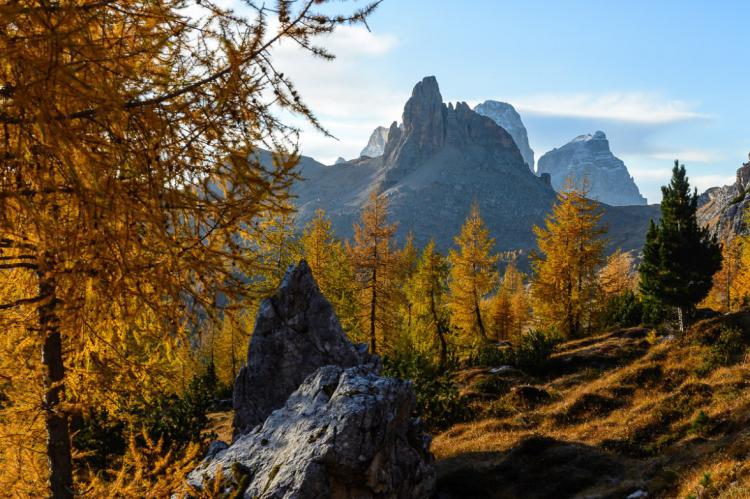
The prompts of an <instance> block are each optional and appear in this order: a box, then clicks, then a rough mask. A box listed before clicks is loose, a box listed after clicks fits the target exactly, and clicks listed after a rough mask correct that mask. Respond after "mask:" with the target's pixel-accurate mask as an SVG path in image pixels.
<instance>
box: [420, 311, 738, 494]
mask: <svg viewBox="0 0 750 499" xmlns="http://www.w3.org/2000/svg"><path fill="white" fill-rule="evenodd" d="M738 317H739V319H740V320H739V322H738ZM748 321H750V314H744V315H742V316H738V315H735V316H733V317H729V318H721V319H714V320H711V321H705V322H703V323H699V324H696V325H695V326H694V328H693V329H692V330H691V331H690V332H689V333H688V335H687V336H686V338H685V339H683V340H677V339H670V340H662V341H661V342H657V343H656V344H653V345H652V344H650V342H648V341H646V339H645V335H646V331H645V330H644V331H641V332H638V331H630V332H626V333H623V332H615V333H609V334H605V335H601V336H598V337H595V338H587V339H583V340H577V341H574V342H569V343H567V344H565V345H563V346H562V348H561V349H560V350H559V352H558V353H556V355H555V356H554V358H553V363H555V362H556V363H557V365H560V366H568V367H566V368H565V369H562V372H560V373H554V372H553V373H551V374H550V376H549V377H548V378H547V379H545V380H538V381H537V386H540V387H542V388H544V389H546V390H547V391H548V392H549V393H550V395H551V396H552V397H551V402H550V403H548V404H546V405H542V406H537V407H535V408H525V407H523V406H520V405H516V406H513V405H512V404H510V403H509V402H508V399H507V397H505V398H503V396H502V395H501V396H500V397H501V400H500V401H499V402H492V404H495V403H500V405H502V406H503V408H504V411H500V412H499V416H498V417H485V418H483V419H480V420H477V421H473V422H470V423H466V424H461V425H456V426H454V427H452V428H450V429H448V430H447V431H445V432H444V433H442V434H440V435H438V436H437V437H436V438H435V440H434V442H433V446H432V450H433V452H434V453H435V455H436V456H437V458H438V459H439V460H442V461H443V463H450V465H449V466H448V465H447V464H443V465H442V466H443V468H444V469H447V468H448V467H449V468H450V469H451V470H453V471H455V470H456V469H458V468H460V466H461V463H462V459H463V457H464V456H475V455H477V454H475V453H490V454H484V455H483V456H484V457H483V459H484V461H485V463H486V462H487V460H492V459H495V460H501V459H502V458H503V456H508V455H512V453H513V452H514V449H517V448H518V446H519V445H522V443H523V442H524V441H526V440H527V439H529V438H530V437H547V438H551V439H554V440H555V441H559V442H562V443H573V444H576V445H577V444H580V445H583V446H586V447H585V448H590V449H592V452H593V450H597V451H598V450H602V451H605V452H606V453H607V454H606V455H607V456H611V457H612V458H613V459H621V460H622V467H623V472H622V477H623V479H630V478H632V479H633V481H632V483H633V485H632V486H633V487H636V485H641V486H643V487H644V488H646V489H647V490H648V489H650V490H649V493H650V495H649V497H688V496H690V495H691V494H692V495H694V496H695V497H696V498H707V497H732V498H735V497H750V488H749V486H748V484H749V482H750V464H746V463H745V462H744V460H745V459H750V441H749V440H748V434H747V433H743V432H745V431H746V430H745V428H747V427H748V423H750V390H748V387H750V355H745V357H744V358H738V359H734V363H733V364H732V365H729V366H725V367H716V366H711V367H710V368H707V367H706V358H707V356H708V355H709V354H708V352H709V349H710V347H709V346H707V344H709V342H707V341H706V340H705V338H704V339H703V342H704V344H703V345H701V344H697V343H698V342H697V340H695V338H693V340H691V339H690V338H691V337H703V336H702V335H703V333H704V332H705V330H711V329H712V328H713V329H716V328H717V327H719V326H720V325H721V324H722V323H724V322H727V323H732V324H737V323H740V324H741V325H742V327H744V328H745V331H744V338H745V341H746V343H747V340H748V339H750V328H747V324H748ZM691 335H692V336H691ZM746 351H747V350H746ZM613 359H615V361H614V362H613ZM570 366H573V367H572V368H571V367H570ZM553 371H554V369H553ZM490 405H491V404H490ZM487 412H488V413H491V411H487ZM747 431H750V430H747ZM730 454H731V455H730ZM493 456H494V457H493ZM465 462H466V466H467V468H476V467H477V466H478V464H477V462H478V461H477V462H475V461H472V460H471V459H470V458H467V459H466V461H465ZM498 462H499V461H498ZM503 466H505V465H503ZM438 467H439V469H441V468H440V467H441V464H440V463H439V465H438ZM475 471H476V470H475ZM516 471H518V470H516ZM705 473H709V474H710V476H711V480H712V482H711V483H705V484H703V485H701V483H700V482H701V480H703V479H704V478H703V477H704V476H705ZM704 481H705V480H704ZM622 483H625V482H622ZM628 483H630V482H628ZM629 486H630V485H629ZM617 490H618V491H619V490H621V489H617ZM622 490H628V489H626V488H623V489H622ZM592 491H593V492H592ZM611 492H612V490H604V491H602V490H599V489H591V488H590V487H589V488H587V489H586V493H587V494H591V493H593V495H597V494H598V493H601V494H602V495H605V496H608V494H609V493H611ZM618 493H619V492H618ZM626 495H627V494H626ZM615 496H616V494H615ZM497 497H516V496H514V495H513V494H508V495H502V494H501V495H497ZM560 497H567V496H565V495H561V496H560Z"/></svg>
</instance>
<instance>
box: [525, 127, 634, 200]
mask: <svg viewBox="0 0 750 499" xmlns="http://www.w3.org/2000/svg"><path fill="white" fill-rule="evenodd" d="M537 173H539V174H542V173H549V174H550V176H551V177H552V187H554V188H555V190H558V191H559V190H560V189H562V188H563V187H564V186H565V182H566V181H567V180H568V179H570V180H572V181H573V183H574V184H575V185H577V186H579V187H580V186H582V184H583V181H584V179H586V180H587V182H588V188H589V196H588V197H590V198H591V199H595V200H597V201H601V202H602V203H607V204H610V205H613V206H627V205H645V204H646V198H644V197H643V196H641V193H640V191H639V190H638V186H637V185H635V181H634V180H633V177H631V176H630V173H629V172H628V169H627V167H626V166H625V163H623V162H622V160H620V159H619V158H617V157H616V156H615V155H614V154H612V151H610V149H609V141H608V140H607V136H606V135H605V134H604V132H602V131H598V132H595V133H593V134H586V135H579V136H578V137H576V138H574V139H573V140H571V141H570V142H568V143H567V144H565V145H564V146H562V147H560V148H557V149H553V150H551V151H549V152H548V153H546V154H544V155H543V156H542V157H541V158H539V162H538V163H537Z"/></svg>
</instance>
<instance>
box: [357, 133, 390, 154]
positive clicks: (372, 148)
mask: <svg viewBox="0 0 750 499" xmlns="http://www.w3.org/2000/svg"><path fill="white" fill-rule="evenodd" d="M386 142H388V128H386V127H384V126H379V127H377V128H376V129H375V130H373V132H372V134H371V135H370V140H368V141H367V145H366V146H365V148H364V149H362V152H361V153H359V156H360V157H368V158H377V157H378V156H382V155H383V151H384V150H385V143H386Z"/></svg>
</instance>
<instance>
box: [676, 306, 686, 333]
mask: <svg viewBox="0 0 750 499" xmlns="http://www.w3.org/2000/svg"><path fill="white" fill-rule="evenodd" d="M677 322H678V324H679V327H680V333H684V332H685V311H684V310H683V308H682V307H677Z"/></svg>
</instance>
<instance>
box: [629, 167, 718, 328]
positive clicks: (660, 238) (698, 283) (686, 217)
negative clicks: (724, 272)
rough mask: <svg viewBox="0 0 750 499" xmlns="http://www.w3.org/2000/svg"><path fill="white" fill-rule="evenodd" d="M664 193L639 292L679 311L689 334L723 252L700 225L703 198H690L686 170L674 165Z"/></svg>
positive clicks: (648, 240)
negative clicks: (691, 317)
mask: <svg viewBox="0 0 750 499" xmlns="http://www.w3.org/2000/svg"><path fill="white" fill-rule="evenodd" d="M661 192H662V201H661V220H660V221H659V223H658V224H656V223H654V222H653V221H651V225H650V226H649V229H648V233H647V234H646V244H645V246H644V247H643V261H642V262H641V266H640V275H641V279H640V284H639V286H640V289H641V293H642V294H643V295H644V297H646V298H647V299H653V300H656V301H658V302H660V303H662V304H664V305H669V306H672V307H675V308H676V309H677V315H678V318H679V324H680V331H684V329H685V316H686V314H687V313H689V312H690V311H692V309H693V308H694V307H695V304H696V303H698V302H700V301H701V300H702V299H703V298H705V297H706V295H707V294H708V292H709V290H710V289H711V282H712V276H713V275H714V273H715V272H716V271H717V270H719V268H720V267H721V247H720V245H719V243H718V241H717V239H716V236H715V235H711V234H710V233H709V231H708V228H707V227H700V226H699V225H698V220H697V218H696V211H697V209H698V192H697V190H696V191H693V192H692V193H691V192H690V183H689V182H688V177H687V176H686V174H685V166H684V165H680V164H679V162H678V161H675V164H674V168H673V169H672V181H671V182H670V184H669V185H666V186H663V187H662V188H661Z"/></svg>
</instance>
